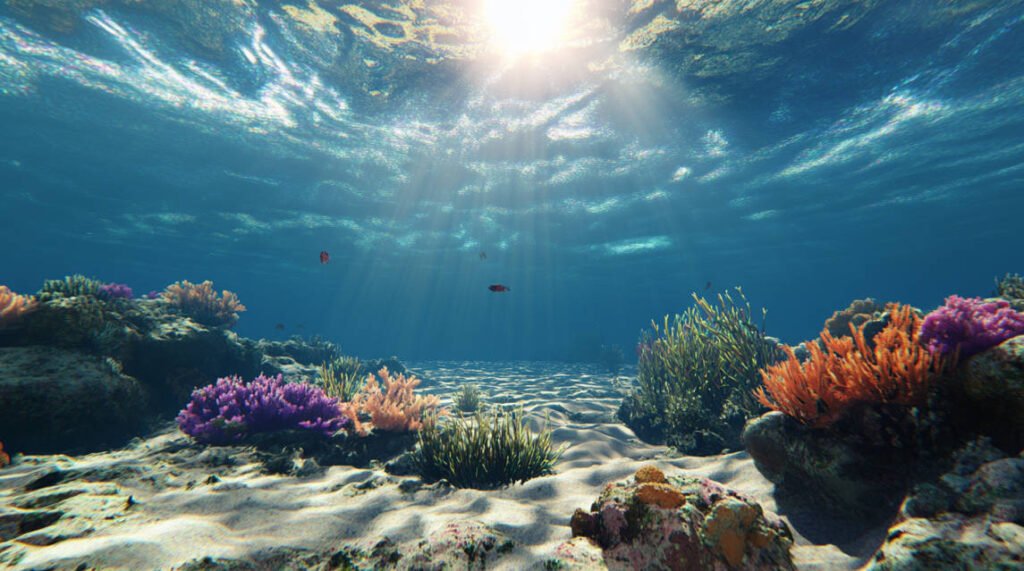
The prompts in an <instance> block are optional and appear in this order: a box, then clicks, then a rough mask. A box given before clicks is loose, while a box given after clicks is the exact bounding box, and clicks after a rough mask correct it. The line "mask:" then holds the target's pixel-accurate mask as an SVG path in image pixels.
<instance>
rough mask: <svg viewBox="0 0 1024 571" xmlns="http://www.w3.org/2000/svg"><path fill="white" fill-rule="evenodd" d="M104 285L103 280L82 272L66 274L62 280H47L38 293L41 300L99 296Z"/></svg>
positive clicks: (37, 295)
mask: <svg viewBox="0 0 1024 571" xmlns="http://www.w3.org/2000/svg"><path fill="white" fill-rule="evenodd" d="M102 287H103V282H101V281H99V280H96V279H93V278H87V277H85V276H83V275H81V274H75V275H72V276H64V279H62V280H46V281H44V282H43V287H42V288H41V289H40V290H39V293H37V294H36V297H38V298H39V300H40V301H49V300H51V299H54V298H58V297H79V296H90V297H97V296H99V295H100V291H101V289H100V288H102Z"/></svg>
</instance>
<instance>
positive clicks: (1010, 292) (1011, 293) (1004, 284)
mask: <svg viewBox="0 0 1024 571" xmlns="http://www.w3.org/2000/svg"><path fill="white" fill-rule="evenodd" d="M993 295H995V296H996V297H1001V298H1003V299H1005V300H1006V301H1008V302H1010V306H1011V307H1013V308H1014V309H1016V310H1017V311H1024V276H1021V275H1020V274H1006V275H1005V276H1003V277H1002V279H999V278H997V279H996V290H995V292H994V293H993Z"/></svg>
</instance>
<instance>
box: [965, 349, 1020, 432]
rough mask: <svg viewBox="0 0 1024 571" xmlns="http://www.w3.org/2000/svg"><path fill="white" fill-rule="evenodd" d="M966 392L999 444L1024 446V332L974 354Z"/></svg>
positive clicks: (968, 366)
mask: <svg viewBox="0 0 1024 571" xmlns="http://www.w3.org/2000/svg"><path fill="white" fill-rule="evenodd" d="M963 391H964V396H965V397H966V398H967V399H968V401H969V403H970V405H971V406H973V407H974V409H975V410H976V411H977V414H976V415H975V416H976V417H977V419H978V420H979V422H980V424H981V431H982V432H983V433H985V434H987V435H989V436H991V437H992V440H993V442H994V443H995V444H996V445H998V446H999V447H1000V448H1002V449H1003V450H1007V451H1010V452H1015V451H1019V450H1020V449H1021V448H1022V447H1024V335H1021V336H1018V337H1013V338H1011V339H1007V340H1006V341H1003V342H1002V343H1001V344H999V345H996V346H995V347H992V348H991V349H988V350H986V351H984V352H982V353H979V354H977V355H975V356H974V357H971V359H970V360H969V361H968V362H967V364H966V367H965V371H964V380H963Z"/></svg>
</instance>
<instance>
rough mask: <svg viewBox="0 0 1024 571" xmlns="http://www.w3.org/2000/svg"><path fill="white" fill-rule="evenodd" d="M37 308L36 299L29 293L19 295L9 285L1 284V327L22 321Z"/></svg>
mask: <svg viewBox="0 0 1024 571" xmlns="http://www.w3.org/2000/svg"><path fill="white" fill-rule="evenodd" d="M35 308H36V300H35V298H33V297H32V296H29V295H18V294H16V293H14V292H13V291H11V289H10V288H8V287H7V286H3V285H0V329H3V328H5V327H9V326H11V325H14V324H16V323H17V322H19V321H21V318H22V317H24V316H25V315H26V314H28V313H30V312H32V311H33V310H35Z"/></svg>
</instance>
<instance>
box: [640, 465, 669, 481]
mask: <svg viewBox="0 0 1024 571" xmlns="http://www.w3.org/2000/svg"><path fill="white" fill-rule="evenodd" d="M634 477H635V478H636V482H637V483H638V484H646V483H655V484H664V483H665V482H667V481H668V480H666V479H665V473H664V472H662V471H661V470H659V469H658V468H657V467H656V466H653V465H651V464H648V465H646V466H641V467H640V469H639V470H637V471H636V476H634Z"/></svg>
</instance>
